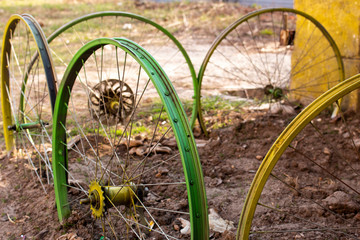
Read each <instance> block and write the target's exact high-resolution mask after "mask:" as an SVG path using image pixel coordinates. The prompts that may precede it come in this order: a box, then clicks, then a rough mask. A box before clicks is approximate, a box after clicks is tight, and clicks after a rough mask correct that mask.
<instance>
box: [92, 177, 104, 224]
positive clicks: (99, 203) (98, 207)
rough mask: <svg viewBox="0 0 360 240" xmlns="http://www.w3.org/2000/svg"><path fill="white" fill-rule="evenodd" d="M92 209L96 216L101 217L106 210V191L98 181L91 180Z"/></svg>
mask: <svg viewBox="0 0 360 240" xmlns="http://www.w3.org/2000/svg"><path fill="white" fill-rule="evenodd" d="M89 199H90V209H91V211H92V215H93V216H94V217H95V218H101V217H102V216H103V214H104V212H105V197H104V191H103V190H102V189H101V186H100V184H99V183H98V182H95V181H94V182H91V183H90V189H89Z"/></svg>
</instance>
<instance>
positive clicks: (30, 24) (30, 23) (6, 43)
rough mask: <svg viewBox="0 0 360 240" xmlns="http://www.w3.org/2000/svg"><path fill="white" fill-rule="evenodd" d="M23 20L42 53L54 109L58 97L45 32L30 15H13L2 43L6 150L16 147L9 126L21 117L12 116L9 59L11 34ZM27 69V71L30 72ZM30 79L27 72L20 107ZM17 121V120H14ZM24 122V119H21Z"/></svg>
mask: <svg viewBox="0 0 360 240" xmlns="http://www.w3.org/2000/svg"><path fill="white" fill-rule="evenodd" d="M20 22H22V23H24V24H25V25H26V27H27V29H28V30H29V31H30V33H31V35H32V37H33V38H34V40H35V42H36V44H37V46H36V47H37V50H38V53H39V54H40V57H41V60H42V63H43V66H44V70H45V75H46V79H47V83H48V90H49V97H50V101H51V104H52V110H53V109H54V104H55V98H56V91H57V89H56V74H55V70H54V68H53V64H52V58H51V54H50V51H49V47H48V45H47V42H46V38H45V36H44V33H43V32H42V30H41V27H40V25H39V24H38V23H37V22H36V20H35V19H34V18H33V17H32V16H30V15H28V14H22V15H13V16H11V17H10V19H9V20H8V23H7V25H6V27H5V31H4V37H3V43H2V52H1V70H2V71H1V106H2V114H3V128H4V136H5V144H6V150H7V151H11V150H12V149H13V147H14V137H13V133H12V131H11V130H10V129H8V126H12V125H14V124H15V125H17V124H19V121H20V119H17V120H16V117H15V116H12V112H11V106H10V101H9V95H8V92H7V91H11V89H10V85H9V83H10V82H9V81H10V72H9V69H8V67H9V65H8V60H9V59H10V55H11V42H10V40H11V34H12V33H13V32H14V31H15V29H16V27H17V25H18V24H19V23H20ZM36 58H37V56H34V57H33V58H32V64H31V63H30V64H29V66H28V68H27V70H28V71H29V70H30V69H31V68H32V66H33V63H34V59H36ZM28 71H27V72H28ZM27 79H28V75H27V74H25V76H24V79H23V81H22V82H23V85H22V87H21V93H20V103H19V107H20V109H23V108H24V96H25V91H26V82H27ZM13 118H14V119H13ZM13 121H15V122H13ZM21 121H22V122H24V119H22V120H21Z"/></svg>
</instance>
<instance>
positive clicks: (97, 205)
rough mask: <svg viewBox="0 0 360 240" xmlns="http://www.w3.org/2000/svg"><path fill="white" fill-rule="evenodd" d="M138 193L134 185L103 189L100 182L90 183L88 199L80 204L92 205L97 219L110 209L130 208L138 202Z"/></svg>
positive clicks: (93, 213)
mask: <svg viewBox="0 0 360 240" xmlns="http://www.w3.org/2000/svg"><path fill="white" fill-rule="evenodd" d="M136 192H137V193H138V191H137V189H136V187H135V186H134V185H133V184H130V185H128V186H106V187H102V186H101V185H100V184H99V183H98V182H96V181H94V182H91V183H90V186H89V196H88V198H87V199H81V200H80V204H87V203H90V209H91V211H92V215H93V216H94V217H95V218H101V217H102V216H103V215H104V213H105V210H106V209H107V208H109V207H113V206H120V205H123V206H130V205H131V204H132V203H135V202H137V198H136V197H135V193H136ZM140 195H143V194H140ZM141 201H142V199H141Z"/></svg>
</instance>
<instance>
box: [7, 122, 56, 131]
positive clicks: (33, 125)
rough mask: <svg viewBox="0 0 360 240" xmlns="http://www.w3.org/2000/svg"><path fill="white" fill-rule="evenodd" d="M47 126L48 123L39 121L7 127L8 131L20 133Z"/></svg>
mask: <svg viewBox="0 0 360 240" xmlns="http://www.w3.org/2000/svg"><path fill="white" fill-rule="evenodd" d="M47 125H49V123H47V122H44V121H42V120H40V121H38V122H31V123H22V124H14V125H11V126H8V130H13V131H16V132H20V131H22V130H26V129H41V128H43V127H44V126H47Z"/></svg>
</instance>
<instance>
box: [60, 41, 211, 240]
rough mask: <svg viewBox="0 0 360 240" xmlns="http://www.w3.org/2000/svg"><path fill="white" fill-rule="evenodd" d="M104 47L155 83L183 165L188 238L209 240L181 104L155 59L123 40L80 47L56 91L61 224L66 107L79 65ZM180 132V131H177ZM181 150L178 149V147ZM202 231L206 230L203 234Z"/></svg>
mask: <svg viewBox="0 0 360 240" xmlns="http://www.w3.org/2000/svg"><path fill="white" fill-rule="evenodd" d="M105 45H112V46H115V47H116V48H118V49H121V50H122V51H124V52H126V53H127V54H129V55H130V56H131V57H133V58H134V59H135V60H136V61H137V62H138V63H139V64H140V65H141V66H142V68H144V70H145V71H146V72H147V74H148V77H149V78H150V79H151V80H152V81H153V82H154V86H155V87H156V89H157V91H158V94H159V95H160V97H161V99H162V102H163V103H164V105H165V108H166V109H167V112H168V113H169V120H170V121H171V125H172V126H173V129H175V130H174V132H175V137H176V139H177V142H178V144H179V152H180V156H181V159H182V163H183V165H184V173H185V179H186V186H187V189H188V199H189V213H190V219H191V227H192V229H191V231H192V233H191V237H192V238H193V239H205V238H208V231H207V230H206V229H208V225H207V207H206V204H205V203H206V198H205V190H204V187H203V180H202V173H201V167H200V164H199V160H198V155H197V152H196V148H195V143H194V140H193V137H192V133H191V129H190V127H189V126H188V125H187V121H186V118H185V114H184V113H183V111H182V107H181V104H180V102H179V101H178V99H177V96H176V93H175V91H174V89H173V88H172V86H171V84H170V82H169V81H168V80H167V77H166V75H165V73H164V72H163V71H162V70H161V68H160V67H159V66H158V65H157V63H156V62H155V61H154V59H153V58H152V57H151V56H150V55H149V54H148V53H147V52H146V51H145V50H144V49H142V48H141V47H140V46H138V45H136V44H135V43H133V42H131V41H130V40H126V39H121V38H117V39H108V38H102V39H96V40H94V41H91V42H89V43H88V44H86V45H85V46H84V47H82V48H81V49H80V50H79V51H78V52H77V54H76V55H75V57H74V58H73V60H72V61H71V62H70V64H69V66H68V68H67V70H66V72H65V75H64V78H63V81H62V82H61V85H60V88H59V94H58V96H59V97H58V98H57V102H56V108H55V113H54V122H55V124H54V129H53V131H54V134H53V168H54V179H55V180H54V185H55V193H56V201H57V206H58V215H59V219H60V221H62V220H64V219H65V218H66V217H67V216H68V215H69V214H70V208H69V204H68V197H67V195H68V194H67V186H68V185H67V184H66V181H67V177H68V174H69V175H70V173H67V171H66V170H65V168H64V167H63V166H68V159H67V154H68V153H67V152H68V149H67V146H66V144H64V143H66V138H67V133H66V131H65V128H64V127H63V126H64V125H65V124H64V123H65V122H66V118H67V111H68V110H67V106H68V104H69V98H70V92H71V89H72V87H73V84H74V82H75V79H76V77H77V73H78V72H79V70H80V69H81V68H82V64H83V63H84V62H86V59H87V58H88V57H89V56H90V55H92V53H93V52H94V51H95V50H96V49H100V48H102V47H103V46H105ZM180 129H181V131H180ZM180 146H181V147H180ZM204 229H205V230H204Z"/></svg>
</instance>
